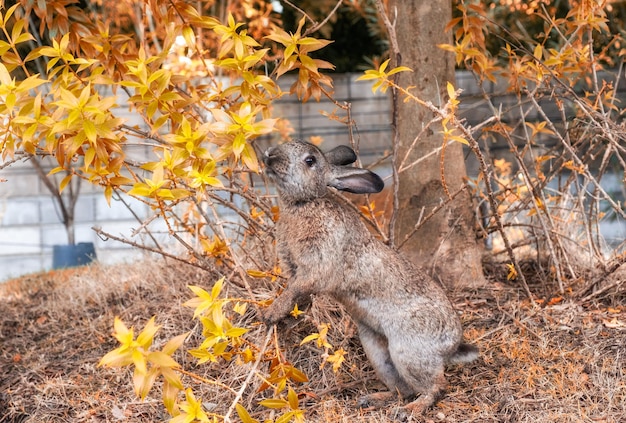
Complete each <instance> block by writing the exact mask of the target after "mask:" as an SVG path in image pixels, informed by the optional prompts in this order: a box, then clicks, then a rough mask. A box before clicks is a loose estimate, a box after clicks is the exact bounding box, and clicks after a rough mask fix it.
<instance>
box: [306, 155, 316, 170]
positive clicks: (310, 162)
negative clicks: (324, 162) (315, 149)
mask: <svg viewBox="0 0 626 423" xmlns="http://www.w3.org/2000/svg"><path fill="white" fill-rule="evenodd" d="M316 162H317V160H316V159H315V157H313V156H307V157H306V158H305V159H304V163H306V165H307V166H308V167H313V165H314V164H315V163H316Z"/></svg>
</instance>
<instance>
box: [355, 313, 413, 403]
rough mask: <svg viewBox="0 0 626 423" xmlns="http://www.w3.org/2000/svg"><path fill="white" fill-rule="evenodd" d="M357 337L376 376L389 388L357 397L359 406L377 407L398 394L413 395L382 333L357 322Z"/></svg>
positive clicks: (402, 395) (403, 395)
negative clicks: (390, 353) (394, 361)
mask: <svg viewBox="0 0 626 423" xmlns="http://www.w3.org/2000/svg"><path fill="white" fill-rule="evenodd" d="M358 327H359V337H360V339H361V344H362V345H363V349H364V350H365V354H366V355H367V358H368V359H369V361H370V363H371V364H372V367H374V370H375V371H376V375H377V376H378V378H379V379H380V380H381V381H382V382H383V383H384V384H385V385H386V386H387V388H389V391H386V392H376V393H373V394H369V395H364V396H362V397H361V398H359V401H358V404H359V407H362V408H365V407H374V408H379V407H382V406H384V405H385V404H387V403H388V402H390V401H392V400H395V399H396V398H397V397H398V394H400V396H401V397H402V398H408V397H412V396H414V395H415V393H416V392H415V391H413V390H412V389H411V387H410V386H409V385H407V384H406V383H405V382H404V380H403V379H402V378H401V377H400V374H399V373H398V370H397V369H396V367H395V365H394V363H393V361H392V359H391V356H390V355H389V349H388V341H387V338H385V336H384V335H382V334H379V333H377V332H375V331H374V330H372V329H370V328H369V327H368V326H366V325H363V324H359V325H358Z"/></svg>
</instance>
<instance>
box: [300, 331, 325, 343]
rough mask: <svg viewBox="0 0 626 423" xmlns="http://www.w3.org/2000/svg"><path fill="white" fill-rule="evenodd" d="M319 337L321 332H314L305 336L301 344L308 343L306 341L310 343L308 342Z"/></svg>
mask: <svg viewBox="0 0 626 423" xmlns="http://www.w3.org/2000/svg"><path fill="white" fill-rule="evenodd" d="M319 337H320V334H319V333H312V334H310V335H309V336H307V337H305V338H304V339H303V340H302V341H301V342H300V345H304V344H306V343H308V342H311V341H315V340H316V339H318V338H319Z"/></svg>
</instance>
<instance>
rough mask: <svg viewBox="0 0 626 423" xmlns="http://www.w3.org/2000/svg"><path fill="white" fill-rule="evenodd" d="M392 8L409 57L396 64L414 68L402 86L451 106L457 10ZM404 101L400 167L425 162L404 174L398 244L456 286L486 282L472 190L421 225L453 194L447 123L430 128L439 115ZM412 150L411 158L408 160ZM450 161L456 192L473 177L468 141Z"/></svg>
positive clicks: (401, 3)
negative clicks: (447, 47) (447, 46)
mask: <svg viewBox="0 0 626 423" xmlns="http://www.w3.org/2000/svg"><path fill="white" fill-rule="evenodd" d="M394 9H395V10H394ZM396 12H397V13H396ZM388 13H389V17H390V20H391V21H392V22H393V21H394V19H395V28H396V37H397V42H398V48H399V52H400V55H399V56H398V57H396V59H397V61H398V62H401V63H396V64H395V65H396V66H399V65H403V66H408V67H410V68H411V69H413V72H403V73H400V74H399V79H398V82H399V84H400V85H401V86H403V87H409V86H411V87H414V88H412V89H411V92H412V93H413V94H415V95H416V96H417V97H419V98H420V99H422V100H424V101H431V102H432V103H433V104H435V105H442V104H445V102H446V101H447V99H448V95H447V90H446V85H447V82H448V81H451V82H453V83H454V60H453V59H454V58H453V55H452V54H450V53H447V52H445V51H444V50H442V49H440V48H438V47H437V45H438V44H441V43H450V34H449V33H445V32H444V27H445V25H446V24H447V23H448V21H449V20H450V19H451V16H452V9H451V2H450V1H431V0H395V1H392V2H390V5H389V9H388ZM402 100H403V99H402V98H400V99H399V100H398V101H397V102H396V107H398V110H397V122H396V131H397V141H398V146H397V156H396V157H397V159H396V164H395V165H396V169H398V170H400V167H401V166H402V164H404V166H406V165H407V164H410V163H413V162H415V161H416V160H420V161H419V162H418V164H416V165H415V166H413V167H410V168H409V169H407V170H404V171H401V172H400V173H399V178H398V179H399V181H398V200H399V209H398V210H397V215H396V220H395V225H394V227H393V231H394V238H395V244H396V246H399V247H400V251H402V252H403V253H404V254H405V255H406V256H408V257H409V258H410V259H412V260H413V261H414V262H415V263H417V264H419V265H421V266H423V267H424V268H425V269H426V270H428V271H429V273H432V274H433V275H434V276H436V277H437V278H438V279H440V280H441V281H442V282H443V283H444V284H445V285H446V286H448V287H450V288H453V287H465V286H478V285H482V284H484V277H483V272H482V266H481V257H482V251H483V249H482V244H481V243H480V242H478V241H477V238H476V230H475V211H474V206H473V202H472V198H471V196H470V193H469V192H468V191H467V190H466V191H464V192H460V193H459V194H458V195H456V196H455V197H454V200H452V201H449V202H448V203H447V204H446V205H445V206H444V207H442V208H441V209H440V210H439V211H438V212H437V213H435V214H434V215H433V216H432V217H431V218H430V219H429V220H428V221H427V222H426V223H425V224H424V225H423V226H421V227H420V228H419V229H418V230H417V231H415V230H414V228H415V226H416V224H417V223H418V222H419V221H420V217H421V218H422V219H423V218H425V217H427V216H429V214H430V213H431V212H432V211H433V210H434V209H435V208H437V207H440V206H441V205H442V204H443V203H445V202H447V201H448V200H449V196H448V194H447V193H446V192H445V190H444V183H443V182H442V177H441V163H442V162H441V160H442V145H443V137H442V135H441V130H442V128H441V125H440V124H439V123H436V124H433V125H431V126H430V127H428V128H426V130H424V131H423V129H424V127H425V126H426V125H427V124H428V122H429V121H430V120H431V119H432V118H433V117H434V115H433V113H432V112H430V111H429V110H427V109H426V108H425V107H423V106H420V105H418V104H416V103H415V102H411V101H409V102H403V101H402ZM418 136H419V138H418V140H417V142H416V144H415V145H414V146H413V147H412V144H413V143H414V140H415V139H416V137H418ZM407 152H408V156H407V160H406V161H404V163H402V162H403V159H404V158H405V156H406V155H407ZM443 166H444V172H443V173H444V175H445V176H444V180H445V185H446V186H447V189H448V192H449V194H450V195H451V196H454V195H455V193H457V192H458V191H459V190H460V189H461V188H462V187H463V185H464V178H465V177H466V170H465V162H464V157H463V148H462V144H460V143H458V142H453V143H451V144H448V145H447V146H446V147H445V150H444V162H443ZM411 233H412V235H410V234H411ZM409 235H410V237H409V238H407V236H409Z"/></svg>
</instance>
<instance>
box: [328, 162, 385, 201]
mask: <svg viewBox="0 0 626 423" xmlns="http://www.w3.org/2000/svg"><path fill="white" fill-rule="evenodd" d="M328 185H329V186H331V187H333V188H336V189H338V190H341V191H347V192H352V193H354V194H371V193H375V192H380V191H382V189H383V188H384V187H385V183H384V182H383V180H382V179H381V178H380V176H378V175H377V174H375V173H374V172H370V171H369V170H367V169H360V168H358V167H339V166H331V172H330V180H329V181H328Z"/></svg>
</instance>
